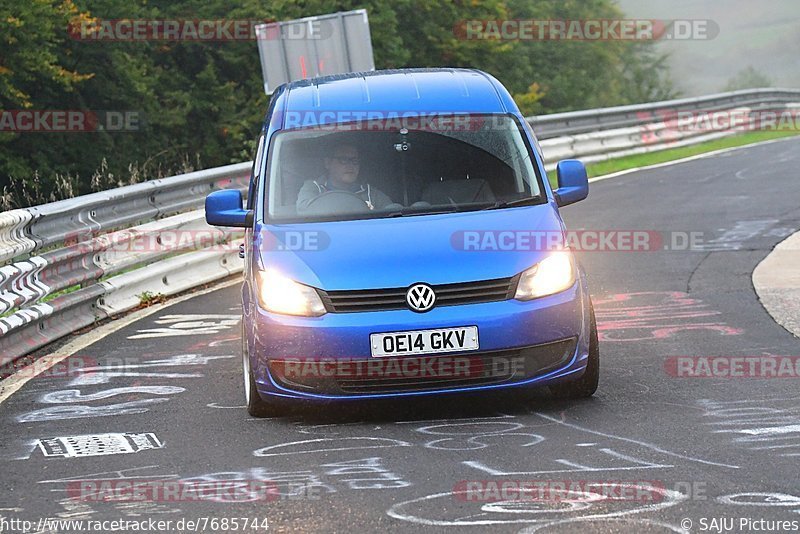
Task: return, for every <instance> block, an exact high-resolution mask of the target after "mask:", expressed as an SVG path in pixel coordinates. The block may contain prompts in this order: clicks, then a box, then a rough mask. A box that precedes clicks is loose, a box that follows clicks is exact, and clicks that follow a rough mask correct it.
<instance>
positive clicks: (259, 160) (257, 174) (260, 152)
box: [247, 134, 265, 210]
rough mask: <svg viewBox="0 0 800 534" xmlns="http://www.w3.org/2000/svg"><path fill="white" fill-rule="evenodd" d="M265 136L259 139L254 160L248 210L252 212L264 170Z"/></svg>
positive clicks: (248, 194) (248, 195) (248, 193)
mask: <svg viewBox="0 0 800 534" xmlns="http://www.w3.org/2000/svg"><path fill="white" fill-rule="evenodd" d="M264 139H265V136H264V134H262V135H261V137H259V138H258V146H257V148H256V155H255V158H254V159H253V176H252V178H251V179H250V188H249V189H248V192H247V209H249V210H251V209H253V207H254V206H255V199H256V191H258V181H259V180H260V179H261V170H262V169H263V168H264V161H263V160H264Z"/></svg>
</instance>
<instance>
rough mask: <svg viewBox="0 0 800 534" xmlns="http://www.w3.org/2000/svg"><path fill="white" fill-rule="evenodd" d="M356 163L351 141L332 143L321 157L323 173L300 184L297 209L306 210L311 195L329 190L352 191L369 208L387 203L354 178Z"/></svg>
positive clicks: (378, 193)
mask: <svg viewBox="0 0 800 534" xmlns="http://www.w3.org/2000/svg"><path fill="white" fill-rule="evenodd" d="M360 165H361V160H360V158H359V155H358V148H356V146H355V145H351V144H348V143H341V144H338V145H335V146H334V147H333V149H332V150H331V151H330V153H329V155H328V156H327V157H326V158H325V174H323V175H322V176H320V177H319V178H317V179H316V180H306V181H305V183H304V184H303V187H302V188H300V192H299V193H298V194H297V212H298V213H301V212H303V211H306V210H307V209H308V206H309V204H310V203H311V202H312V201H313V200H314V199H315V198H317V197H318V196H320V195H322V194H324V193H327V192H329V191H344V192H347V193H352V194H353V195H355V196H357V197H358V198H360V199H361V200H363V201H364V202H365V203H366V204H367V207H368V208H369V209H371V210H376V209H377V210H379V209H382V208H384V207H386V206H388V205H389V204H391V203H392V199H391V198H389V197H388V196H386V195H385V194H384V193H383V192H382V191H380V190H379V189H377V188H375V187H371V186H370V185H369V184H362V183H360V182H359V181H358V170H359V166H360Z"/></svg>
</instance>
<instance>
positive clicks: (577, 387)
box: [550, 300, 600, 399]
mask: <svg viewBox="0 0 800 534" xmlns="http://www.w3.org/2000/svg"><path fill="white" fill-rule="evenodd" d="M589 317H590V327H589V360H588V362H587V363H586V370H585V371H584V372H583V375H581V377H580V378H579V379H577V380H573V381H571V382H566V383H564V384H557V385H553V386H550V392H551V393H552V394H553V396H554V397H556V398H558V399H582V398H587V397H591V396H592V395H594V393H595V391H597V385H598V384H599V382H600V342H599V340H598V337H597V320H596V319H595V316H594V306H592V301H591V300H590V301H589Z"/></svg>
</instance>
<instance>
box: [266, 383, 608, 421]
mask: <svg viewBox="0 0 800 534" xmlns="http://www.w3.org/2000/svg"><path fill="white" fill-rule="evenodd" d="M601 404H602V401H601V400H600V399H598V398H596V397H593V398H588V399H569V400H565V399H557V398H554V397H553V396H552V395H551V394H550V393H549V392H548V390H547V388H539V389H534V390H526V391H489V392H482V393H479V394H478V393H463V394H457V393H453V394H446V395H437V396H433V397H426V396H420V397H398V398H394V399H380V400H366V401H365V400H350V401H341V400H338V401H332V402H329V403H320V402H316V403H297V404H294V405H291V406H287V408H286V413H285V415H283V416H281V417H276V418H269V419H265V421H271V422H277V421H286V422H290V421H291V422H293V423H297V422H302V423H304V424H348V423H349V424H356V423H399V422H422V421H430V420H454V419H456V420H457V419H476V418H490V417H500V416H504V415H505V416H517V415H526V414H530V413H533V412H544V413H551V414H558V413H560V412H563V411H565V410H571V409H577V408H587V407H592V406H594V407H598V406H600V405H601Z"/></svg>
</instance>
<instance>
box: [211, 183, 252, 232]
mask: <svg viewBox="0 0 800 534" xmlns="http://www.w3.org/2000/svg"><path fill="white" fill-rule="evenodd" d="M242 205H243V204H242V192H241V191H239V190H238V189H225V190H222V191H214V192H213V193H211V194H210V195H208V196H207V197H206V222H207V223H208V224H211V225H214V226H236V227H239V228H248V227H250V226H252V225H253V210H246V209H244V208H243V207H242Z"/></svg>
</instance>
